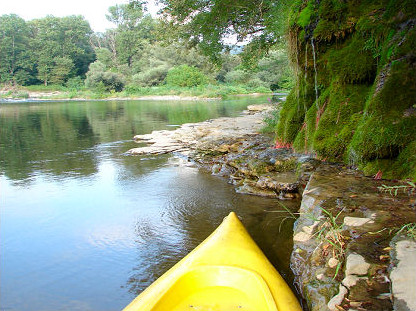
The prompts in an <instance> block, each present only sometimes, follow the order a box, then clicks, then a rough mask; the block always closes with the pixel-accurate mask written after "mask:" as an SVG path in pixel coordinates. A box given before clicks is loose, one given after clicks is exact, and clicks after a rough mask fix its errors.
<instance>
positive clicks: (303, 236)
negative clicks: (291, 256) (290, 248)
mask: <svg viewBox="0 0 416 311" xmlns="http://www.w3.org/2000/svg"><path fill="white" fill-rule="evenodd" d="M311 238H312V235H311V234H308V233H306V232H303V231H301V232H298V233H296V234H295V236H294V237H293V240H294V241H295V242H306V241H309V240H310V239H311Z"/></svg>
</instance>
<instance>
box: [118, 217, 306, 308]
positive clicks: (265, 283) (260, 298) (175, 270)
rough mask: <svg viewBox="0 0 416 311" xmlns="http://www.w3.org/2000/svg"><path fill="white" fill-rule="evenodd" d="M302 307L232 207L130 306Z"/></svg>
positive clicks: (129, 306)
mask: <svg viewBox="0 0 416 311" xmlns="http://www.w3.org/2000/svg"><path fill="white" fill-rule="evenodd" d="M137 310H140V311H145V310H149V311H150V310H152V311H179V310H204V311H208V310H209V311H211V310H212V311H214V310H215V311H220V310H221V311H222V310H224V311H231V310H244V311H246V310H250V311H251V310H253V311H254V310H256V311H260V310H275V311H301V310H302V309H301V307H300V305H299V303H298V301H297V299H296V297H295V295H294V294H293V293H292V291H291V290H290V288H289V286H288V285H287V284H286V282H285V281H284V280H283V278H282V277H281V276H280V274H279V273H278V272H277V271H276V269H275V268H274V267H273V266H272V264H271V263H270V262H269V261H268V260H267V258H266V256H265V255H264V254H263V252H262V251H261V250H260V248H259V247H258V246H257V245H256V243H255V242H254V241H253V239H252V238H251V237H250V235H249V234H248V232H247V231H246V229H245V228H244V226H243V224H242V223H241V222H240V220H239V219H238V217H237V215H236V214H235V213H234V212H232V213H230V214H229V215H228V216H227V217H226V218H225V219H224V221H223V222H222V224H221V225H220V226H219V227H218V228H217V229H216V230H215V231H214V232H213V233H212V234H211V235H210V236H209V237H208V238H207V239H206V240H205V241H204V242H202V243H201V244H200V245H199V246H197V247H196V248H195V249H194V250H193V251H192V252H191V253H189V254H188V255H187V256H186V257H184V258H183V259H182V260H181V261H179V262H178V263H177V264H176V265H175V266H173V267H172V268H171V269H170V270H168V271H167V272H166V273H165V274H163V275H162V276H161V277H160V278H159V279H157V280H156V281H155V282H154V283H153V284H152V285H150V286H149V287H148V288H147V289H145V290H144V291H143V292H142V293H141V294H140V295H139V296H137V298H136V299H134V300H133V301H132V302H131V303H130V304H129V305H128V306H127V307H126V308H125V309H124V311H137Z"/></svg>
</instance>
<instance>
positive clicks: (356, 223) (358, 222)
mask: <svg viewBox="0 0 416 311" xmlns="http://www.w3.org/2000/svg"><path fill="white" fill-rule="evenodd" d="M372 223H374V221H373V220H372V219H371V218H361V217H350V216H346V217H344V225H346V226H350V227H360V226H363V225H365V224H372Z"/></svg>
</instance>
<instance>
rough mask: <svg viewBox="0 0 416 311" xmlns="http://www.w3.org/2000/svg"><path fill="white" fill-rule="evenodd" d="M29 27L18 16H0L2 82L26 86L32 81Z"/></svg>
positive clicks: (0, 71)
mask: <svg viewBox="0 0 416 311" xmlns="http://www.w3.org/2000/svg"><path fill="white" fill-rule="evenodd" d="M29 33H30V32H29V27H28V26H27V24H26V22H25V21H24V20H23V19H22V18H20V17H18V16H17V15H14V14H11V15H2V16H0V82H3V83H4V82H12V83H13V84H25V83H27V82H29V81H30V80H31V70H32V64H31V62H30V53H29V51H27V47H28V44H29Z"/></svg>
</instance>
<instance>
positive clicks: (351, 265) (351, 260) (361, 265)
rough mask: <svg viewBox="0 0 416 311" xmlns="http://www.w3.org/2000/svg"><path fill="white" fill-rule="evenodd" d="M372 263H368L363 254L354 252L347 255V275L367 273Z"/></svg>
mask: <svg viewBox="0 0 416 311" xmlns="http://www.w3.org/2000/svg"><path fill="white" fill-rule="evenodd" d="M369 268H370V264H369V263H367V262H366V261H365V259H364V257H363V256H361V255H358V254H355V253H352V254H349V255H348V257H347V263H346V269H345V275H347V276H348V275H351V274H355V275H366V274H367V272H368V269H369Z"/></svg>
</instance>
